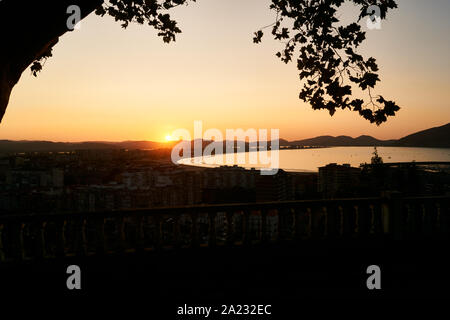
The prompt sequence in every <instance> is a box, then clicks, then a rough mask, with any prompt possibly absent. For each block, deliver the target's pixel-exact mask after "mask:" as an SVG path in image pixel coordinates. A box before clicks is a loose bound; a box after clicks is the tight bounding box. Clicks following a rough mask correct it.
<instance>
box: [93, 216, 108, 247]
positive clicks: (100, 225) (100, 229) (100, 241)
mask: <svg viewBox="0 0 450 320" xmlns="http://www.w3.org/2000/svg"><path fill="white" fill-rule="evenodd" d="M95 222H96V228H95V229H96V231H97V245H96V247H97V248H96V253H97V254H100V255H103V254H105V253H106V238H105V218H98V219H96V221H95Z"/></svg>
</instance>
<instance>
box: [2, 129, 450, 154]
mask: <svg viewBox="0 0 450 320" xmlns="http://www.w3.org/2000/svg"><path fill="white" fill-rule="evenodd" d="M172 144H173V143H172ZM168 146H170V144H167V143H163V142H154V141H122V142H102V141H86V142H52V141H27V140H22V141H13V140H0V152H1V153H13V152H61V151H73V150H97V149H158V148H167V147H168ZM280 146H288V147H295V146H323V147H337V146H370V147H372V146H395V147H428V148H450V123H448V124H446V125H443V126H440V127H435V128H430V129H427V130H423V131H419V132H416V133H413V134H410V135H408V136H406V137H403V138H401V139H398V140H378V139H376V138H374V137H371V136H366V135H362V136H359V137H357V138H352V137H349V136H337V137H333V136H320V137H315V138H311V139H304V140H296V141H287V140H284V139H280Z"/></svg>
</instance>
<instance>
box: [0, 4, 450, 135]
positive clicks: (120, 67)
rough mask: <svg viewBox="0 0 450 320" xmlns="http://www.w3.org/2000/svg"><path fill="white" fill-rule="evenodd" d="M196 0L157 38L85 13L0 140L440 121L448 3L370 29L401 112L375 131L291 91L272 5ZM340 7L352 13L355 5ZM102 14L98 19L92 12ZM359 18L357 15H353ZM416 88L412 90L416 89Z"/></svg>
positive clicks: (393, 126)
mask: <svg viewBox="0 0 450 320" xmlns="http://www.w3.org/2000/svg"><path fill="white" fill-rule="evenodd" d="M236 3H237V2H236V1H227V2H224V1H214V0H210V1H199V2H198V3H193V4H190V5H189V6H187V7H184V6H183V7H180V8H176V9H175V10H174V12H173V14H174V17H175V18H176V19H177V21H178V23H179V25H180V28H181V29H182V31H183V33H182V34H180V35H178V37H177V42H176V43H172V44H169V45H167V44H164V43H163V42H162V40H161V39H160V38H158V37H157V36H156V34H155V32H154V31H153V30H151V29H150V28H148V27H145V26H137V25H130V27H129V28H128V29H126V30H123V29H121V28H120V25H119V24H117V23H115V22H114V21H112V19H110V18H106V17H103V18H100V17H98V16H95V15H91V16H89V17H88V18H86V19H85V20H83V21H82V27H81V29H80V30H76V31H74V32H71V33H68V34H66V35H64V36H63V37H62V38H61V39H60V41H59V44H58V45H57V46H56V47H55V49H54V52H53V57H51V58H50V59H49V60H48V61H47V63H46V65H45V66H44V69H43V71H42V72H41V73H40V74H39V75H38V77H37V78H34V77H32V76H31V74H30V72H25V73H24V74H23V75H22V77H21V80H20V81H19V83H18V85H17V87H16V88H14V90H13V93H12V96H11V100H10V106H9V108H8V110H7V112H6V115H5V117H4V119H3V121H2V123H1V125H0V138H1V139H10V140H52V141H70V142H73V141H124V140H149V141H164V140H165V137H166V136H167V135H170V133H171V132H173V131H174V130H175V129H178V128H191V127H192V123H193V121H194V120H196V119H201V120H203V121H204V123H205V126H206V127H215V128H218V129H219V130H222V131H224V130H225V128H243V129H248V128H277V129H280V137H282V138H284V139H287V140H295V139H304V138H310V137H315V136H320V135H333V136H339V135H349V136H353V137H356V136H360V135H371V136H374V137H376V138H378V139H398V138H401V137H403V136H405V135H407V134H410V133H412V132H416V131H420V130H423V129H427V128H430V127H436V126H440V125H443V124H445V123H448V122H449V120H450V108H448V101H449V98H450V93H449V92H448V91H446V88H448V87H449V84H450V76H449V75H450V64H449V62H448V59H446V57H448V55H449V53H450V45H449V43H448V41H443V39H445V36H446V30H448V29H449V27H450V22H449V21H448V20H447V19H446V18H447V17H446V15H445V13H446V12H448V9H449V8H450V4H449V3H448V1H445V0H437V1H433V2H432V3H423V1H418V0H415V1H405V0H400V1H398V5H399V8H398V9H397V10H394V11H392V12H390V13H389V16H388V19H387V20H384V21H383V22H382V29H381V30H373V31H370V30H367V37H368V39H367V41H366V42H365V43H364V45H363V47H362V50H361V53H362V54H363V55H365V56H374V57H375V58H377V60H378V62H379V65H380V77H381V83H380V84H379V85H378V88H377V90H376V91H377V93H382V94H383V95H384V94H385V95H386V96H389V97H391V98H392V99H394V100H396V102H397V103H398V104H399V105H400V106H401V107H402V109H401V110H400V112H399V113H398V114H397V115H396V116H395V117H393V118H390V119H389V120H388V122H387V123H386V124H383V125H381V126H380V127H376V126H375V125H371V124H369V123H368V122H367V121H366V120H364V119H361V118H360V117H359V116H358V115H357V114H354V113H352V112H349V111H338V112H337V113H336V114H335V115H334V117H330V116H329V114H328V112H326V111H313V110H312V109H311V107H310V106H309V105H307V104H306V103H304V102H302V101H301V100H299V99H298V93H299V91H300V89H301V82H300V81H299V79H298V70H297V69H296V67H295V64H292V63H291V64H288V65H284V64H283V63H281V62H280V61H279V60H278V59H277V58H276V57H275V52H276V51H278V50H279V49H280V48H281V44H280V43H277V42H275V41H273V40H271V39H269V38H267V39H265V41H263V43H262V44H260V45H255V44H253V42H252V34H253V32H254V31H256V30H258V29H259V28H260V27H262V26H264V25H267V24H269V23H271V22H272V21H273V18H274V17H273V13H272V12H271V11H270V10H269V9H268V4H269V2H268V1H266V2H264V3H261V2H258V1H247V2H246V3H244V4H240V6H239V8H240V10H239V11H237V10H235V8H236ZM347 11H348V12H347V13H352V10H351V8H350V9H349V10H347ZM100 19H101V20H100ZM361 23H363V22H361ZM418 88H420V90H419V89H418Z"/></svg>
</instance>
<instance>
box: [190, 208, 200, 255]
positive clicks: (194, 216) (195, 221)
mask: <svg viewBox="0 0 450 320" xmlns="http://www.w3.org/2000/svg"><path fill="white" fill-rule="evenodd" d="M190 216H191V220H192V230H191V237H192V239H191V244H192V247H198V246H199V244H200V240H199V234H198V233H199V232H198V212H191V213H190Z"/></svg>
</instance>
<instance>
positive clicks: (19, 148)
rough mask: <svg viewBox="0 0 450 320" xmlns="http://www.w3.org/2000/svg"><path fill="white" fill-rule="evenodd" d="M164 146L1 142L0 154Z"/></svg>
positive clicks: (156, 143)
mask: <svg viewBox="0 0 450 320" xmlns="http://www.w3.org/2000/svg"><path fill="white" fill-rule="evenodd" d="M162 145H163V144H162V143H159V142H153V141H124V142H52V141H26V140H24V141H12V140H0V152H4V153H14V152H63V151H66V152H67V151H74V150H105V149H154V148H160V147H161V146H162Z"/></svg>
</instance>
